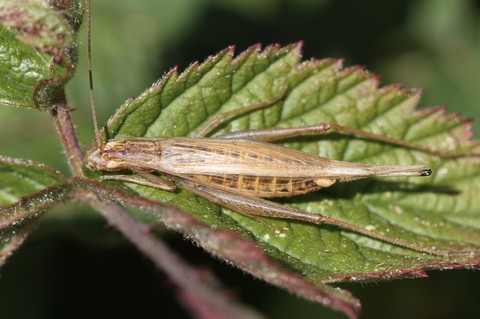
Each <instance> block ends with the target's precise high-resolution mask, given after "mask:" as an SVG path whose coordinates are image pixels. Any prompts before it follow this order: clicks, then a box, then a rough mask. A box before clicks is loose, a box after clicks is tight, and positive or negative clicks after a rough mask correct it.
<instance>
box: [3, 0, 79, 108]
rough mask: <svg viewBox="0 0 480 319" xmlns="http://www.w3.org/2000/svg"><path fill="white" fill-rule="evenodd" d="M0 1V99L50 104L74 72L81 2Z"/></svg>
mask: <svg viewBox="0 0 480 319" xmlns="http://www.w3.org/2000/svg"><path fill="white" fill-rule="evenodd" d="M69 5H70V7H68V6H63V5H62V3H59V4H58V6H56V7H55V6H52V5H51V4H50V2H49V1H43V0H28V1H21V2H18V1H8V0H2V1H0V23H1V25H0V72H1V74H2V75H3V76H2V79H1V83H0V103H1V104H3V105H9V106H22V107H33V108H40V109H44V108H48V107H51V101H52V99H53V98H54V97H55V95H56V94H57V93H58V92H57V89H58V88H59V86H60V85H61V84H64V83H65V82H66V81H67V80H68V79H69V77H70V76H71V74H72V72H71V71H72V70H71V69H72V68H73V65H74V61H73V60H72V59H74V58H73V57H75V43H74V39H75V38H74V37H75V31H76V30H77V29H78V27H79V26H80V22H81V14H80V13H82V12H83V11H82V10H79V8H78V7H77V6H79V2H75V1H70V2H69Z"/></svg>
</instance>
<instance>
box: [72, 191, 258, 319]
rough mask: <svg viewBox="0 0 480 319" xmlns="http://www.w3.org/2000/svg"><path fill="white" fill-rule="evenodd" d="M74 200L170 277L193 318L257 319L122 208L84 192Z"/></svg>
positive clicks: (211, 276)
mask: <svg viewBox="0 0 480 319" xmlns="http://www.w3.org/2000/svg"><path fill="white" fill-rule="evenodd" d="M76 198H77V199H78V200H79V201H82V202H86V203H88V204H90V205H91V206H92V207H94V208H95V209H97V210H98V211H99V212H100V213H101V214H102V215H103V216H104V217H105V218H106V219H107V221H108V222H109V223H110V224H111V225H112V226H114V227H116V228H117V229H118V230H119V231H121V232H122V233H123V234H124V235H125V236H126V237H127V238H128V239H129V240H130V241H131V242H132V243H133V244H134V245H135V246H136V247H137V248H138V249H139V250H140V251H141V252H142V253H144V254H145V255H146V256H148V257H149V258H150V259H151V260H152V261H153V262H154V263H155V265H157V266H158V267H159V268H160V269H162V270H163V271H164V272H165V273H166V274H167V275H168V276H169V277H170V279H171V280H172V281H173V282H174V283H175V284H176V285H177V287H178V295H179V296H180V297H182V298H181V302H182V303H183V304H184V305H185V306H186V307H188V309H189V310H190V312H191V313H192V315H193V316H194V317H196V318H205V319H213V318H227V317H228V318H238V319H251V318H261V316H260V315H259V314H257V313H256V312H255V311H253V310H252V309H250V308H248V307H246V306H244V305H241V304H239V303H237V302H233V301H232V300H230V299H228V298H227V297H226V295H227V294H226V293H225V291H224V288H223V287H221V285H220V284H219V283H218V282H217V281H216V280H215V278H213V275H211V274H209V273H206V272H205V271H202V270H199V269H197V268H195V267H192V266H190V265H188V264H186V263H185V262H184V261H183V260H182V259H181V258H180V257H179V256H177V255H176V254H175V253H174V252H173V251H171V250H170V249H169V248H168V246H167V245H165V244H164V243H163V242H161V241H160V240H159V239H158V238H157V237H156V236H155V235H154V234H152V233H151V231H150V226H149V225H147V224H144V223H142V222H139V221H137V220H135V219H134V218H132V217H131V216H130V215H129V214H128V213H127V212H126V211H125V210H124V209H123V208H122V207H120V206H118V205H115V204H110V203H105V202H102V201H101V200H100V199H99V197H98V196H97V195H95V194H94V193H93V192H90V191H86V190H78V191H77V193H76ZM186 296H188V298H187V297H186Z"/></svg>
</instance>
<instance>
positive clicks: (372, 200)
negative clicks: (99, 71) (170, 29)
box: [107, 45, 480, 289]
mask: <svg viewBox="0 0 480 319" xmlns="http://www.w3.org/2000/svg"><path fill="white" fill-rule="evenodd" d="M377 86H378V80H377V77H376V76H374V75H372V74H369V73H367V72H365V71H363V70H361V69H359V68H349V69H342V68H341V62H340V61H338V60H312V61H308V62H303V63H300V45H291V46H287V47H284V48H279V47H269V48H267V49H265V50H263V51H260V50H259V47H258V46H255V47H252V48H250V49H249V50H247V51H245V52H243V53H241V54H240V55H239V56H238V57H237V58H235V59H233V49H231V48H230V49H227V50H224V51H223V52H221V53H219V54H218V55H216V56H213V57H210V58H209V59H207V61H205V62H204V63H202V64H197V63H195V64H193V65H192V66H191V67H190V68H189V69H187V70H186V71H185V72H183V73H182V74H181V75H177V72H176V70H174V71H172V72H170V73H168V74H167V75H165V76H164V77H163V79H162V80H160V81H159V82H157V83H155V84H154V85H153V86H152V87H151V88H150V89H148V90H147V91H145V92H144V93H143V94H142V95H141V96H140V97H138V98H137V99H135V100H131V101H128V102H127V103H126V104H125V105H123V106H122V107H121V108H120V109H119V110H118V111H117V112H116V114H115V115H114V116H113V117H112V118H111V120H110V121H109V123H108V125H107V128H108V137H109V138H114V137H125V136H132V137H133V136H135V137H136V136H146V137H156V136H192V135H194V134H195V132H197V131H198V130H199V129H200V128H201V127H202V126H204V125H205V124H206V123H207V122H208V121H210V120H211V119H212V118H214V117H215V116H217V115H218V114H221V113H223V112H226V111H228V110H232V109H235V108H239V107H242V106H248V105H251V104H254V103H259V102H265V101H269V100H272V99H274V98H275V97H278V96H279V95H280V94H281V92H283V91H284V90H285V88H288V92H287V94H286V96H285V98H284V100H283V101H281V102H280V103H277V104H275V105H274V106H272V107H269V108H266V109H264V110H260V111H256V112H253V113H250V114H248V115H246V116H241V117H239V118H236V119H235V120H233V121H230V122H229V123H228V124H226V125H224V126H223V127H222V128H221V129H220V130H218V131H217V132H215V133H214V135H215V134H221V133H223V132H230V131H239V130H246V129H257V128H265V127H301V126H305V125H312V124H318V123H320V122H327V123H338V124H340V125H344V126H348V127H354V128H359V129H363V130H366V131H369V132H374V133H378V134H383V135H386V136H391V137H396V138H400V139H403V140H407V141H410V142H414V143H417V144H420V145H425V146H429V147H432V148H434V149H442V150H446V151H451V152H457V151H475V152H477V153H478V151H479V145H478V143H477V142H472V141H469V140H468V139H469V138H470V135H471V132H470V127H469V126H470V123H469V122H467V121H464V120H462V119H461V118H460V117H459V116H445V115H443V110H442V109H425V110H420V111H415V106H416V104H417V103H418V100H419V97H420V92H419V91H417V90H405V89H401V88H400V87H398V86H390V87H386V88H382V89H378V87H377ZM282 144H284V145H286V146H288V147H291V148H294V149H298V150H302V151H305V152H308V153H312V154H316V155H319V156H324V157H328V158H333V159H337V160H343V161H350V162H359V163H371V164H388V165H390V164H392V165H393V164H400V165H409V164H425V165H426V166H429V167H431V168H432V169H433V170H434V175H433V176H432V177H430V178H383V179H380V178H378V179H368V180H361V181H355V182H350V183H339V184H337V185H335V186H333V187H331V188H329V189H325V190H323V191H320V192H316V193H312V194H309V195H306V196H299V197H295V198H291V199H287V200H281V201H280V200H279V202H284V203H285V205H289V206H292V207H295V208H297V209H300V210H303V211H307V212H311V213H321V214H324V215H327V216H329V217H334V218H337V219H339V220H343V221H346V222H349V223H352V224H355V225H359V226H361V227H364V228H366V229H368V230H372V231H374V232H377V233H380V234H383V235H386V236H389V237H391V238H396V239H400V240H402V241H405V242H409V243H412V244H414V245H418V246H424V247H426V246H428V247H433V246H434V247H437V248H438V249H442V250H457V249H458V250H466V251H467V252H469V251H470V250H471V254H470V255H469V254H460V255H455V256H452V257H449V258H446V257H439V256H433V255H428V254H422V253H418V252H415V251H411V250H408V249H405V248H402V247H397V246H393V245H391V244H387V243H384V242H380V241H378V240H374V239H372V238H368V237H365V236H362V235H359V234H355V233H352V232H351V231H348V230H342V229H340V228H338V227H332V226H328V225H324V226H317V225H310V224H306V223H301V222H296V221H285V220H276V219H268V223H269V224H271V225H273V227H269V226H267V225H265V224H264V223H260V222H258V220H255V219H252V218H248V217H245V216H242V215H240V214H238V213H235V212H232V211H229V210H226V209H222V214H219V213H218V211H217V210H215V209H212V207H213V206H214V205H212V204H210V203H208V202H207V201H206V200H203V199H201V198H196V197H194V196H192V195H191V194H189V193H188V192H183V191H182V192H178V193H171V192H165V191H160V190H154V189H151V188H147V187H142V186H138V185H134V184H128V187H130V188H131V189H132V190H134V191H135V192H137V193H138V194H140V195H142V196H144V197H146V198H148V199H153V200H159V201H162V202H166V203H169V204H172V205H175V206H178V207H179V208H180V209H182V210H184V211H186V212H189V213H191V214H192V215H193V216H195V217H196V218H198V219H199V220H200V221H202V222H203V223H205V224H207V225H210V226H211V227H214V228H215V227H224V228H227V229H231V230H236V231H238V232H240V233H241V234H243V235H244V236H246V237H248V238H251V239H252V240H254V241H255V242H256V243H258V244H259V245H260V246H261V247H262V248H263V249H264V251H265V252H266V253H267V255H269V256H270V257H273V258H274V259H276V260H279V261H281V262H282V263H284V264H285V265H288V267H289V268H290V269H293V270H295V271H296V272H297V273H299V274H302V275H303V276H304V277H305V278H306V279H307V280H309V281H310V282H312V283H314V284H315V283H328V282H337V281H344V280H367V279H386V278H395V277H402V276H423V275H424V273H423V271H424V270H426V269H434V268H446V267H467V266H478V263H479V255H478V248H479V247H480V214H479V212H478V210H477V208H476V207H477V206H478V205H476V204H475V203H476V194H477V193H478V192H479V191H480V186H479V185H480V183H479V172H480V167H479V159H478V157H477V158H474V157H469V158H460V159H455V160H446V159H442V158H439V157H437V156H432V155H430V154H426V153H423V152H419V151H413V150H410V149H405V148H400V147H395V146H393V145H387V144H383V143H378V142H374V141H370V140H365V139H359V138H355V137H352V136H346V135H341V134H328V135H324V136H319V137H308V138H298V139H291V140H288V141H285V142H284V143H282ZM275 229H276V230H281V232H278V231H277V232H275ZM472 247H477V248H476V249H473V248H472ZM217 254H218V255H222V253H221V252H217ZM222 256H223V257H224V258H226V259H229V258H228V251H227V250H225V254H223V255H222ZM267 281H268V279H267ZM320 289H321V288H320Z"/></svg>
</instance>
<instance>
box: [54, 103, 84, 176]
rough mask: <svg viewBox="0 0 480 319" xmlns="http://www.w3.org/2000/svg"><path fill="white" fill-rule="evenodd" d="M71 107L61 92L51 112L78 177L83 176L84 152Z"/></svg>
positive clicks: (69, 161) (71, 166)
mask: <svg viewBox="0 0 480 319" xmlns="http://www.w3.org/2000/svg"><path fill="white" fill-rule="evenodd" d="M70 113H71V109H70V107H69V106H68V105H67V102H66V99H65V94H61V95H60V98H58V99H57V101H56V103H55V104H54V107H53V108H52V111H51V114H52V116H53V119H54V123H55V127H56V129H57V133H58V136H59V137H60V140H61V141H62V145H63V149H64V150H65V153H66V155H67V160H68V164H69V166H70V170H71V171H72V174H73V175H74V176H76V177H82V176H83V171H82V162H83V152H82V149H81V148H80V145H79V143H78V138H77V134H76V133H75V127H74V125H73V122H72V118H71V117H70Z"/></svg>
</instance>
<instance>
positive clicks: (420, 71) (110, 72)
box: [0, 0, 480, 318]
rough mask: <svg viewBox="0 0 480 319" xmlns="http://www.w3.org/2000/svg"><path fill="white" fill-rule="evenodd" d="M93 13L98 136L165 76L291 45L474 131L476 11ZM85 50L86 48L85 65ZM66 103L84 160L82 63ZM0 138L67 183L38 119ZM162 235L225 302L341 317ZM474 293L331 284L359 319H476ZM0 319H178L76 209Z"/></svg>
mask: <svg viewBox="0 0 480 319" xmlns="http://www.w3.org/2000/svg"><path fill="white" fill-rule="evenodd" d="M93 2H94V3H93V39H92V41H93V56H94V60H93V64H94V80H95V92H96V97H97V107H98V109H99V117H100V123H104V122H105V121H106V119H107V118H108V117H109V116H110V115H111V114H112V113H113V111H114V109H115V108H116V107H118V106H119V105H120V104H122V103H123V101H125V100H126V99H127V98H129V97H135V96H137V95H138V94H139V93H141V92H142V91H143V90H144V89H146V88H147V87H149V86H150V85H151V84H152V83H153V82H154V81H155V80H157V79H158V78H160V77H161V76H162V74H164V73H165V72H166V71H168V70H169V69H171V68H172V67H174V66H178V67H179V70H180V71H181V70H183V69H184V68H186V67H187V66H188V65H189V64H190V63H192V62H193V61H196V60H199V61H202V60H203V59H205V58H206V57H207V56H209V55H211V54H214V53H216V52H218V51H219V50H221V49H223V48H225V47H227V46H229V45H236V48H237V49H236V52H241V51H243V50H244V49H246V48H247V47H249V46H250V45H252V44H255V43H262V44H264V45H268V44H273V43H279V44H283V45H284V44H288V43H292V42H297V41H300V40H303V41H304V58H305V59H312V58H325V57H338V58H345V59H346V61H345V64H346V65H347V66H349V65H358V64H360V65H364V66H366V67H367V69H368V70H370V71H371V72H374V73H377V74H380V75H381V76H382V84H383V85H388V84H392V83H402V84H404V86H406V87H421V88H424V89H425V93H424V97H423V99H422V101H421V105H420V107H429V106H445V107H446V108H447V112H448V113H453V112H460V113H462V114H463V115H464V116H465V117H472V118H476V119H480V103H479V101H480V1H473V0H454V1H452V0H450V1H449V0H420V1H407V0H404V1H382V0H364V1H358V0H344V1H339V0H337V1H334V0H318V1H315V0H202V1H200V0H196V1H192V0H158V1H147V0H137V1H129V0H121V1H118V0H117V1H106V0H103V1H102V0H94V1H93ZM83 29H85V28H83ZM83 31H85V30H83ZM83 33H84V34H85V33H86V32H83ZM85 44H86V38H85V36H84V35H83V36H82V37H81V38H80V48H79V50H80V51H81V53H82V54H83V53H85V51H86V48H85ZM68 98H69V102H70V104H71V105H72V106H73V107H75V108H76V111H75V112H74V114H73V116H74V121H75V123H76V125H77V129H78V132H79V135H80V140H81V143H82V145H83V146H85V148H86V147H87V146H88V145H89V143H90V141H91V140H92V139H93V129H92V125H91V118H90V113H89V112H90V111H89V102H88V79H87V67H86V61H85V55H84V54H83V55H82V56H81V58H80V63H79V65H78V70H77V73H76V75H75V78H74V79H73V80H72V81H71V83H69V85H68ZM477 122H478V120H477ZM31 123H35V125H32V124H31ZM477 126H478V125H477ZM474 129H475V126H474ZM477 131H479V130H478V129H477ZM0 136H2V142H1V143H0V154H2V155H8V156H12V157H21V158H25V159H31V160H34V161H36V162H42V163H46V164H48V165H50V166H53V167H56V168H58V169H60V170H61V171H63V172H64V173H68V168H67V166H66V161H65V158H64V154H63V153H62V149H61V146H60V142H59V139H58V138H57V137H56V134H55V129H54V127H53V124H52V122H51V119H50V116H49V114H40V113H37V112H34V111H31V110H21V109H4V108H2V109H0ZM476 136H478V134H477V135H476ZM7 137H8V138H7ZM166 236H167V240H168V242H169V243H170V244H171V245H172V247H173V248H174V249H175V250H177V251H179V252H180V253H181V254H182V255H183V256H185V258H187V259H189V260H191V261H192V262H194V263H197V264H198V265H199V266H201V267H207V268H213V269H215V271H216V272H217V273H218V274H219V276H220V277H221V278H222V279H223V280H224V281H225V283H226V285H227V286H229V287H231V289H232V294H234V295H235V296H236V297H237V298H240V299H241V300H243V301H245V302H246V303H248V304H250V305H252V306H253V307H255V308H257V309H259V310H260V311H261V312H263V313H264V314H266V315H267V316H268V317H270V318H292V317H302V318H344V317H343V316H342V315H341V314H338V313H335V312H333V311H330V310H328V309H326V308H324V307H323V306H321V305H316V304H312V303H310V302H307V301H304V300H300V299H298V298H296V297H293V296H291V295H289V294H287V293H285V292H283V291H280V290H279V289H276V288H273V287H270V286H269V285H267V284H265V283H262V282H259V281H258V280H255V279H252V278H251V277H250V276H248V275H245V274H243V273H241V272H239V271H237V270H235V269H232V268H231V267H229V266H226V265H225V264H224V263H222V262H218V261H216V260H214V259H213V258H211V257H209V256H208V255H207V254H205V253H204V252H202V251H201V250H200V249H198V248H195V247H192V245H190V243H189V242H187V241H184V240H182V239H181V238H180V236H178V235H176V234H172V233H168V234H167V235H166ZM479 286H480V272H474V271H468V270H462V271H449V272H430V278H428V279H418V280H397V281H392V282H386V283H375V284H344V285H342V287H344V288H348V289H349V290H351V291H352V292H353V293H354V295H355V296H356V297H358V298H359V299H360V300H361V301H362V303H363V312H362V318H406V317H408V318H480V304H479V300H480V293H479ZM0 312H1V313H2V318H65V317H68V318H85V317H88V318H100V317H106V316H108V317H116V318H133V317H135V318H144V317H147V316H148V317H173V316H174V317H175V318H188V315H187V313H186V312H184V310H183V309H182V308H181V306H179V305H178V304H177V302H176V301H175V298H174V289H173V287H172V285H171V284H170V283H169V281H168V278H166V277H165V276H164V275H163V274H162V273H161V272H159V271H157V270H156V269H155V267H154V266H153V265H152V263H151V262H150V261H149V260H147V259H146V258H145V257H143V256H141V255H140V254H139V253H138V252H137V251H136V250H135V248H133V247H131V245H130V244H129V243H128V242H126V241H125V240H123V239H122V237H121V236H119V235H118V234H116V233H115V231H114V230H112V229H110V228H108V227H106V225H105V223H104V221H103V220H102V219H101V218H100V217H98V216H97V215H96V214H94V213H92V212H90V211H89V210H88V209H86V208H84V207H77V206H75V205H64V206H61V207H57V208H55V209H54V210H53V211H52V212H49V214H47V215H46V218H44V220H43V221H42V223H41V224H40V226H39V228H38V229H37V230H36V231H35V232H34V233H33V234H32V236H31V237H30V238H29V239H28V240H27V242H26V244H25V245H24V246H23V247H22V248H21V249H20V250H19V251H17V252H16V253H15V254H14V255H13V256H12V257H11V258H10V259H9V261H8V262H7V264H6V265H5V266H4V267H3V268H2V269H1V271H0Z"/></svg>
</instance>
